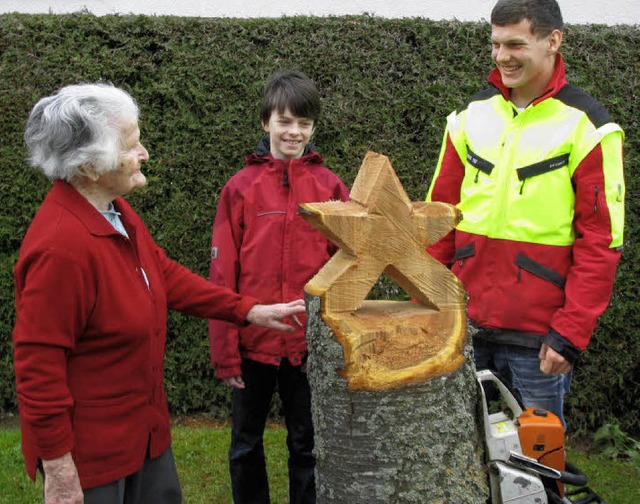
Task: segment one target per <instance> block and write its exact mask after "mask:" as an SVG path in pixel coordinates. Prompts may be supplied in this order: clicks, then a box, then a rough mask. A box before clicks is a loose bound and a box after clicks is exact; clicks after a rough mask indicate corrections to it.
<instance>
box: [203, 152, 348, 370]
mask: <svg viewBox="0 0 640 504" xmlns="http://www.w3.org/2000/svg"><path fill="white" fill-rule="evenodd" d="M322 161H323V159H322V157H320V156H319V155H318V154H317V153H316V152H314V151H312V150H310V151H309V152H308V153H307V154H305V155H304V156H302V157H301V158H300V159H292V160H286V161H285V160H277V159H274V158H273V157H272V156H271V154H270V153H268V152H265V151H264V150H263V151H262V152H256V153H254V154H251V155H250V156H247V164H248V166H247V167H245V168H244V169H242V170H240V171H239V172H238V173H236V174H235V175H234V176H233V177H231V179H230V180H229V181H228V182H227V184H226V185H225V186H224V188H223V189H222V191H221V193H220V198H219V201H218V209H217V211H216V216H215V221H214V225H213V236H212V245H211V270H210V279H211V281H212V282H214V283H216V284H219V285H224V286H226V287H229V288H231V289H232V290H234V291H236V292H239V293H240V294H244V295H250V296H251V297H254V298H257V299H259V300H260V302H261V303H281V302H288V301H293V300H295V299H298V298H301V297H303V296H304V292H303V288H304V285H305V284H306V283H307V281H309V280H310V279H311V277H313V276H314V275H315V274H316V273H317V272H318V270H319V269H320V268H321V267H322V266H323V265H324V263H325V262H326V261H327V260H328V259H329V258H330V257H331V255H332V254H333V252H334V251H335V250H336V248H335V246H334V245H333V244H332V243H331V242H330V241H329V240H328V239H327V238H325V237H324V235H322V233H320V231H317V230H316V229H314V228H313V227H312V226H311V225H310V224H308V223H307V222H306V221H305V220H304V219H303V218H302V217H301V216H300V215H299V214H298V207H299V205H300V203H308V202H317V201H328V200H342V201H346V200H347V199H348V197H349V191H348V189H347V187H346V186H345V185H344V183H343V182H342V181H341V180H340V178H339V177H338V176H337V175H336V174H334V173H333V172H332V171H331V170H329V169H328V168H326V167H325V166H323V165H322ZM300 321H301V322H303V325H304V317H301V318H300ZM209 339H210V350H211V361H212V362H213V365H214V366H215V368H216V372H217V376H218V378H221V379H224V378H229V377H232V376H240V375H241V374H242V373H241V370H240V362H241V356H243V357H245V358H248V359H252V360H255V361H258V362H262V363H267V364H273V365H278V364H279V363H280V361H281V360H282V359H283V358H287V359H288V360H289V362H291V364H293V365H300V364H301V363H302V362H303V360H304V357H305V355H306V352H307V345H306V341H305V329H304V327H301V328H299V329H297V330H296V331H295V332H294V333H284V332H281V331H274V330H270V329H264V328H260V327H254V326H246V327H238V326H237V325H234V324H230V323H227V322H221V321H219V320H210V321H209Z"/></svg>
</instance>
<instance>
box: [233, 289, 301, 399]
mask: <svg viewBox="0 0 640 504" xmlns="http://www.w3.org/2000/svg"><path fill="white" fill-rule="evenodd" d="M304 311H305V304H304V300H302V299H297V300H295V301H291V302H290V303H279V304H272V305H255V306H254V307H253V308H251V310H249V313H247V322H249V323H251V324H254V325H257V326H261V327H267V328H269V329H277V330H279V331H284V332H293V331H295V327H293V326H292V325H289V324H287V323H286V322H283V321H282V319H284V318H286V317H291V318H292V319H293V321H294V322H295V323H296V324H297V325H298V326H299V327H302V323H301V322H300V320H298V317H297V314H298V313H304ZM224 382H225V383H226V384H227V385H229V387H231V388H235V389H243V388H244V380H243V379H242V376H231V377H229V378H225V379H224Z"/></svg>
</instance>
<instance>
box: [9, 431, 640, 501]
mask: <svg viewBox="0 0 640 504" xmlns="http://www.w3.org/2000/svg"><path fill="white" fill-rule="evenodd" d="M285 436H286V431H285V430H284V429H283V428H281V427H271V428H269V429H267V431H266V432H265V451H266V454H267V470H268V472H269V481H270V490H271V500H272V502H273V503H274V504H279V503H286V502H288V479H287V453H286V447H285ZM228 448H229V428H228V427H212V426H195V427H193V426H188V425H178V426H175V427H174V428H173V450H174V454H175V457H176V462H177V465H178V470H179V472H180V481H181V483H182V490H183V494H184V502H185V504H205V503H206V504H228V503H229V504H230V503H231V502H232V500H231V488H230V484H229V475H228V471H227V450H228ZM567 452H568V454H569V455H568V458H569V460H571V461H572V462H573V463H574V464H575V465H576V466H578V467H579V468H580V469H581V470H582V471H583V472H584V473H585V474H586V475H587V476H588V477H589V486H590V487H591V488H593V489H594V490H595V491H596V492H597V493H598V494H599V495H600V496H601V497H602V498H603V499H604V500H605V501H606V502H607V503H608V504H637V503H639V502H640V485H639V484H638V480H639V479H640V469H639V468H638V467H636V466H634V465H632V464H631V463H629V462H625V461H622V460H612V459H610V458H609V457H607V456H605V455H603V454H592V453H588V452H587V451H586V450H585V448H582V447H572V446H569V447H568V449H567ZM41 502H42V481H41V479H40V478H38V481H37V482H36V484H33V483H32V482H31V480H29V478H28V477H27V476H26V473H25V472H24V468H23V464H22V457H21V454H20V432H19V430H18V429H16V428H9V429H0V503H3V504H5V503H6V504H31V503H33V504H36V503H41Z"/></svg>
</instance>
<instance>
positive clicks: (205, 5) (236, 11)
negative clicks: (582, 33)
mask: <svg viewBox="0 0 640 504" xmlns="http://www.w3.org/2000/svg"><path fill="white" fill-rule="evenodd" d="M494 3H495V0H313V1H311V2H304V1H301V0H0V13H7V12H23V13H27V14H38V13H47V12H52V13H54V14H64V13H70V12H77V11H82V10H86V11H89V12H91V13H93V14H95V15H98V16H102V15H105V14H156V15H172V16H196V17H243V18H246V17H280V16H283V15H285V16H294V15H312V16H332V15H333V16H341V15H348V14H363V13H368V14H371V15H375V16H380V17H387V18H402V17H424V18H429V19H433V20H441V19H454V18H455V19H458V20H460V21H479V20H482V19H488V18H489V14H490V12H491V8H492V7H493V4H494ZM559 3H560V7H561V9H562V13H563V16H564V19H565V22H566V23H574V24H590V23H603V24H609V25H615V24H633V25H637V24H640V0H559Z"/></svg>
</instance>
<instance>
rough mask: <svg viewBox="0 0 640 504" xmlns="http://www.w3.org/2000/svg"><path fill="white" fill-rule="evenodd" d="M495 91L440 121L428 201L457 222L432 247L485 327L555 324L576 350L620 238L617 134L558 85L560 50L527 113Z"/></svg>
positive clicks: (592, 107)
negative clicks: (450, 209) (452, 209)
mask: <svg viewBox="0 0 640 504" xmlns="http://www.w3.org/2000/svg"><path fill="white" fill-rule="evenodd" d="M489 80H490V82H491V83H492V84H494V87H493V88H490V89H487V90H485V91H483V92H481V93H479V94H478V95H476V96H474V97H473V98H472V99H471V100H470V101H469V102H468V103H467V104H466V105H465V106H464V107H462V108H461V109H459V110H457V111H455V112H453V113H452V114H451V115H450V116H449V117H448V118H447V129H446V132H445V139H444V143H443V147H442V150H441V154H440V159H439V163H438V167H437V170H436V173H435V175H434V180H433V182H432V185H431V187H430V189H429V192H428V195H427V200H434V201H446V202H449V203H453V204H457V205H458V208H460V210H461V211H462V214H463V220H462V222H460V224H459V225H458V227H457V229H456V231H455V232H454V233H452V234H451V235H450V236H449V237H447V239H445V240H443V241H442V242H440V243H439V244H437V245H436V246H435V247H433V249H432V253H433V255H434V256H436V257H438V258H439V259H440V260H442V261H444V262H446V263H449V264H453V263H454V260H455V264H453V266H452V270H453V271H454V272H455V273H456V274H457V275H458V276H459V278H460V279H461V280H462V281H463V283H464V285H465V287H466V289H467V291H468V292H469V305H468V309H469V317H470V318H471V319H472V320H473V321H474V322H475V323H476V324H478V325H480V326H483V327H490V328H499V329H509V330H517V331H524V332H532V333H536V334H540V335H545V334H547V333H548V332H549V331H550V330H552V329H553V330H555V331H556V332H557V333H559V334H560V335H561V336H562V337H564V338H566V339H567V340H568V341H569V342H570V344H571V345H572V346H574V347H575V348H576V349H577V350H584V348H585V347H586V346H587V344H588V341H589V339H590V337H591V333H592V332H593V329H594V327H595V323H596V320H597V317H598V316H599V315H600V314H601V313H602V312H603V311H604V309H605V308H606V306H607V304H608V301H609V298H610V295H611V291H612V286H613V278H614V276H615V269H616V266H617V263H618V260H619V256H620V253H619V250H620V249H621V246H622V242H623V222H624V179H623V169H622V167H623V162H622V143H623V136H624V135H623V132H622V130H621V128H620V127H619V126H618V125H617V124H615V123H613V122H612V121H611V118H610V116H609V114H608V112H607V111H606V110H605V109H604V108H603V107H602V106H601V105H600V104H599V103H598V102H596V101H595V100H594V99H593V98H591V97H590V96H588V95H586V94H585V93H583V92H582V91H580V90H578V89H577V88H575V87H573V86H570V85H568V84H567V83H566V81H565V78H564V64H563V62H562V58H561V57H560V56H558V59H557V63H556V71H555V74H554V76H553V78H552V80H551V82H550V85H549V89H548V90H547V92H546V93H545V95H544V96H542V97H541V98H539V99H537V100H535V101H534V102H533V103H532V104H530V105H529V106H527V107H526V108H525V109H524V110H521V111H520V110H518V109H517V108H516V107H515V106H514V104H513V103H512V102H511V101H509V99H508V96H509V94H508V93H509V91H508V90H507V89H506V88H504V86H503V85H502V82H501V80H500V74H499V72H498V71H497V70H494V72H493V73H492V74H491V76H490V79H489Z"/></svg>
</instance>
